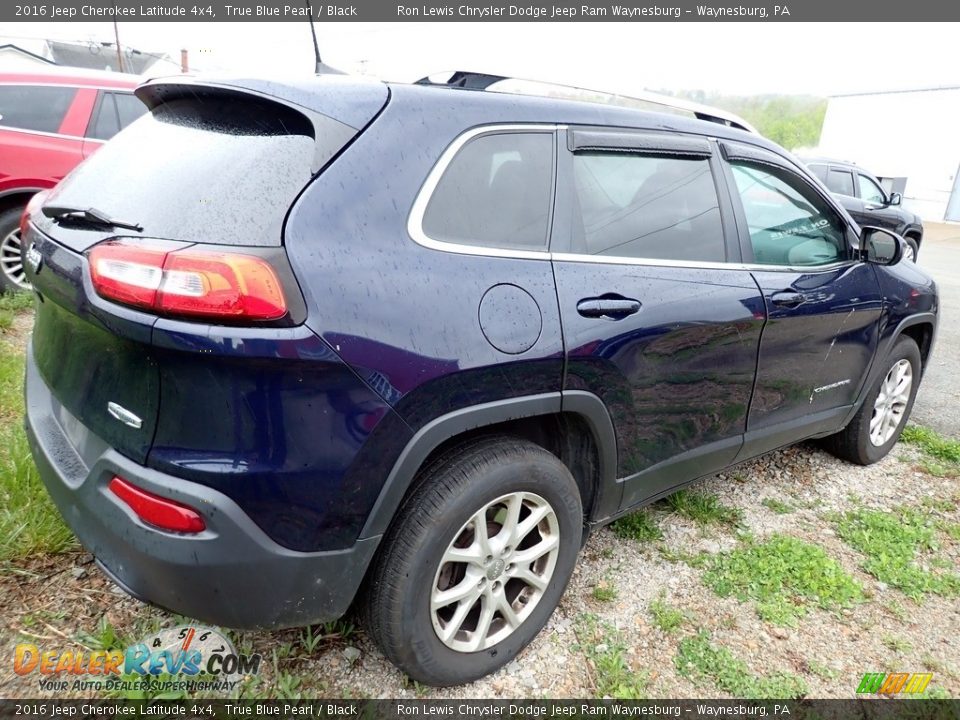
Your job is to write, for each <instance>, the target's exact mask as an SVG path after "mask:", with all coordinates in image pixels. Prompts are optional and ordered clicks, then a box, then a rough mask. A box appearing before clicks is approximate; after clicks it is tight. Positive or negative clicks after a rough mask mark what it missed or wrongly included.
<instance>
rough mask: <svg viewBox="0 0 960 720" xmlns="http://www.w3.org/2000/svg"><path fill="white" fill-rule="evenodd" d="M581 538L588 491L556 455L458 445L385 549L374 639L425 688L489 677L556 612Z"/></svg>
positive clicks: (376, 585)
mask: <svg viewBox="0 0 960 720" xmlns="http://www.w3.org/2000/svg"><path fill="white" fill-rule="evenodd" d="M582 532H583V509H582V505H581V499H580V492H579V490H578V488H577V484H576V482H575V481H574V479H573V477H572V476H571V474H570V471H569V470H568V469H567V468H566V466H564V465H563V463H561V462H560V460H559V459H558V458H557V457H556V456H554V455H552V454H551V453H549V452H547V451H546V450H544V449H543V448H541V447H540V446H538V445H535V444H533V443H530V442H527V441H525V440H520V439H516V438H510V437H494V438H486V439H483V440H479V441H476V442H473V443H470V444H468V445H466V446H460V447H457V448H454V449H453V450H452V451H451V452H448V453H447V454H445V455H443V456H441V457H440V458H438V460H437V461H435V462H434V463H432V464H431V465H430V466H428V467H427V468H426V470H425V471H424V472H423V474H422V476H421V478H420V480H419V483H418V486H417V489H416V490H415V491H414V492H413V494H412V495H411V496H410V497H409V498H408V499H407V500H406V501H405V502H404V504H403V506H402V507H401V509H400V511H399V512H398V515H397V518H396V519H395V521H394V523H393V525H392V526H391V528H390V530H389V532H388V533H387V535H386V537H385V538H384V540H383V543H382V545H381V548H382V549H381V551H380V552H379V554H378V557H377V559H376V560H375V562H374V565H373V567H372V568H371V572H370V575H369V577H368V581H367V587H366V593H365V595H366V597H365V604H364V607H363V608H362V613H363V620H364V625H365V628H366V631H367V633H368V634H369V635H370V636H371V637H372V638H373V640H374V641H375V642H376V643H377V645H378V646H379V647H380V649H381V650H382V651H383V653H384V655H386V656H387V658H388V659H389V660H390V661H391V662H393V663H394V664H395V665H396V666H398V667H399V668H400V669H401V670H403V671H404V672H406V673H407V675H409V676H410V677H411V678H412V679H414V680H416V681H418V682H421V683H425V684H428V685H433V686H440V687H442V686H447V685H456V684H460V683H466V682H471V681H473V680H476V679H478V678H481V677H483V676H484V675H488V674H489V673H492V672H494V671H496V670H498V669H499V668H501V667H502V666H504V665H505V664H507V663H508V662H510V661H511V660H512V659H513V658H514V657H516V655H517V654H518V653H519V652H520V651H521V650H522V649H523V648H525V647H526V646H527V645H528V644H529V643H530V642H531V641H532V640H533V638H534V637H536V635H537V633H539V632H540V630H541V628H542V627H543V626H544V624H545V623H546V621H547V619H548V618H549V617H550V615H551V614H552V613H553V610H554V609H555V608H556V606H557V604H558V603H559V601H560V598H561V596H562V595H563V592H564V590H565V588H566V586H567V582H568V581H569V579H570V575H571V573H572V571H573V567H574V564H575V563H576V558H577V553H578V551H579V548H580V540H581V538H582Z"/></svg>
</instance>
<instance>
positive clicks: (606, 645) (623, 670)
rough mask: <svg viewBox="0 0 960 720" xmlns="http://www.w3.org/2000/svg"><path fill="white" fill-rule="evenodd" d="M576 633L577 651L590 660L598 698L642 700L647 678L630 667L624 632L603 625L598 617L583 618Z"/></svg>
mask: <svg viewBox="0 0 960 720" xmlns="http://www.w3.org/2000/svg"><path fill="white" fill-rule="evenodd" d="M576 632H577V649H578V650H579V651H580V652H582V653H583V654H584V655H585V656H586V658H587V662H588V664H589V668H590V673H589V677H590V681H591V684H592V685H593V689H594V693H595V695H596V696H597V697H598V698H605V697H611V698H617V699H620V700H642V699H643V698H644V694H645V693H646V688H647V675H646V673H643V672H640V671H638V670H635V669H633V668H632V667H631V666H630V664H629V662H628V660H627V645H626V643H625V642H624V640H623V638H622V637H621V635H620V633H619V632H618V631H617V630H616V629H615V628H613V627H612V626H610V625H607V624H606V623H601V622H600V621H599V620H598V619H597V617H596V616H595V615H583V616H581V617H580V619H579V621H578V623H577V631H576Z"/></svg>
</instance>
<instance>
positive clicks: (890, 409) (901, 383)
mask: <svg viewBox="0 0 960 720" xmlns="http://www.w3.org/2000/svg"><path fill="white" fill-rule="evenodd" d="M912 386H913V366H912V365H911V364H910V361H909V360H898V361H897V362H896V363H894V365H893V367H891V368H890V370H889V371H888V372H887V376H886V377H885V378H884V379H883V382H882V383H881V384H880V393H879V394H878V395H877V399H876V401H875V402H874V403H873V415H872V416H871V418H870V442H872V443H873V444H874V445H876V446H877V447H880V446H881V445H885V444H886V443H887V442H888V441H889V440H890V438H892V437H893V434H894V433H895V432H896V431H897V428H898V427H900V423H901V422H902V421H903V415H904V413H905V412H906V409H907V403H908V402H909V401H910V389H911V387H912Z"/></svg>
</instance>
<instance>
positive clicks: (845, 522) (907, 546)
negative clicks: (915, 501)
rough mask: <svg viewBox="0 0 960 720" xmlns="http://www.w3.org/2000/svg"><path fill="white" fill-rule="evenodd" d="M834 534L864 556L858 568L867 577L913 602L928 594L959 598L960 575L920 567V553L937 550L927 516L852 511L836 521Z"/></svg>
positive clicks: (907, 510) (900, 511) (912, 512)
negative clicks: (888, 586)
mask: <svg viewBox="0 0 960 720" xmlns="http://www.w3.org/2000/svg"><path fill="white" fill-rule="evenodd" d="M837 533H838V534H839V535H840V537H841V538H842V539H843V540H844V541H845V542H846V543H847V544H849V545H851V546H852V547H854V548H856V549H857V550H859V551H860V552H861V553H862V554H863V555H865V556H866V559H865V560H864V562H863V564H862V567H863V569H864V570H865V571H866V572H867V573H869V574H870V575H873V576H874V577H875V578H877V580H879V581H880V582H883V583H886V584H887V585H890V586H892V587H895V588H898V589H899V590H900V591H901V592H903V593H904V594H905V595H906V596H907V597H909V598H911V599H912V600H914V601H915V602H921V601H922V600H923V599H924V597H925V596H926V595H927V594H928V593H935V594H937V595H944V596H955V595H958V594H960V575H957V574H955V573H939V574H938V573H933V572H931V571H930V570H927V569H924V568H923V567H921V565H920V562H919V556H920V555H921V553H929V552H932V551H935V550H937V549H938V548H939V543H938V541H937V533H936V525H935V521H934V520H933V519H931V518H930V517H928V516H927V515H924V514H922V513H920V512H917V511H916V510H912V509H910V508H900V509H898V510H897V512H896V513H890V512H884V511H881V510H866V509H860V510H854V511H851V512H848V513H845V514H844V515H842V516H840V518H839V519H838V520H837Z"/></svg>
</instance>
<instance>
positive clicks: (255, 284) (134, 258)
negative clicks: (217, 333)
mask: <svg viewBox="0 0 960 720" xmlns="http://www.w3.org/2000/svg"><path fill="white" fill-rule="evenodd" d="M89 261H90V277H91V280H92V282H93V287H94V289H95V290H96V291H97V294H98V295H99V296H100V297H103V298H107V299H108V300H113V301H115V302H119V303H122V304H124V305H132V306H133V307H139V308H143V309H146V310H151V311H153V312H156V313H159V314H161V315H188V316H195V317H205V318H213V319H216V318H221V319H225V318H235V319H246V320H276V319H278V318H281V317H283V316H284V315H286V314H287V302H286V299H285V298H284V295H283V288H282V287H281V285H280V281H279V280H278V279H277V275H276V273H275V272H274V270H273V268H272V267H271V266H270V264H269V263H268V262H267V261H265V260H263V259H262V258H259V257H256V256H254V255H244V254H241V253H233V252H218V251H211V250H195V249H193V248H187V249H185V250H169V249H166V248H162V247H157V246H151V245H145V244H143V243H141V242H139V241H138V242H136V243H132V242H128V241H124V240H112V241H109V242H105V243H101V244H100V245H96V246H95V247H94V248H93V249H92V250H91V251H90V253H89Z"/></svg>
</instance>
